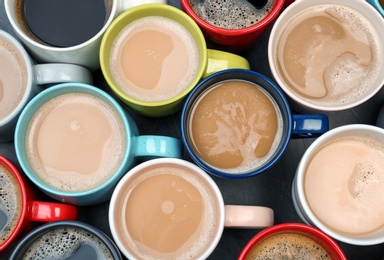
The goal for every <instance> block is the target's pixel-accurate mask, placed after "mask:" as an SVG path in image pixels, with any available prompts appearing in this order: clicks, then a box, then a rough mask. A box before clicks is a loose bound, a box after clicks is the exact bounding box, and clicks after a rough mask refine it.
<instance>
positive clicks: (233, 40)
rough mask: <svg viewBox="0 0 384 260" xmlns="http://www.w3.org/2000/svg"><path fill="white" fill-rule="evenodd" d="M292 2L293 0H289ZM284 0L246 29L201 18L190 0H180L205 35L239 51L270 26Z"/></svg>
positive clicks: (228, 48)
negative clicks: (220, 25) (219, 24)
mask: <svg viewBox="0 0 384 260" xmlns="http://www.w3.org/2000/svg"><path fill="white" fill-rule="evenodd" d="M288 1H289V2H292V0H288ZM284 2H285V1H284V0H276V1H275V4H274V6H273V7H272V10H271V11H270V12H269V14H268V15H267V16H266V17H265V18H264V19H263V20H261V21H259V22H258V23H256V24H254V25H253V26H249V27H246V28H244V29H223V28H219V27H216V26H214V25H211V24H210V23H208V22H206V21H204V20H203V19H202V18H200V17H199V16H198V15H197V14H196V13H195V12H194V11H193V9H192V7H191V5H190V3H189V0H180V4H181V7H182V9H183V10H184V11H185V12H186V13H187V14H188V15H189V16H190V17H192V19H193V20H195V22H196V23H197V24H198V25H199V27H200V28H201V30H202V31H203V33H204V35H205V36H206V37H207V38H208V39H210V40H211V41H212V42H215V43H217V44H219V45H221V46H222V47H223V48H224V49H225V50H227V51H231V52H239V51H242V50H245V49H248V48H250V47H252V44H253V43H254V41H255V40H256V39H257V38H258V37H259V36H260V35H261V34H262V33H263V32H264V31H265V30H266V29H267V28H268V27H269V25H270V24H271V23H272V22H273V21H274V19H275V18H276V17H277V16H278V15H279V13H280V11H281V10H282V7H283V5H284V4H285V3H284Z"/></svg>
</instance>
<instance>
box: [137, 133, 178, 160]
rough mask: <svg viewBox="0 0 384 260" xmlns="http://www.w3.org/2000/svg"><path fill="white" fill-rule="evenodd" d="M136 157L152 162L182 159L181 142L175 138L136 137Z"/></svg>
mask: <svg viewBox="0 0 384 260" xmlns="http://www.w3.org/2000/svg"><path fill="white" fill-rule="evenodd" d="M135 156H136V157H140V158H141V159H143V160H150V159H154V158H161V157H172V158H181V157H182V144H181V141H180V140H179V139H177V138H174V137H168V136H161V135H140V136H136V154H135Z"/></svg>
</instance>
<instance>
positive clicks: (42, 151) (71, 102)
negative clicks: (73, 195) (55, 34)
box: [25, 92, 127, 192]
mask: <svg viewBox="0 0 384 260" xmlns="http://www.w3.org/2000/svg"><path fill="white" fill-rule="evenodd" d="M25 145H26V151H27V156H28V161H29V163H30V165H31V167H32V168H33V170H34V172H35V173H36V174H37V176H38V177H39V178H40V179H41V180H43V181H44V182H46V183H47V184H48V185H49V186H51V187H53V188H55V189H59V190H63V191H73V192H78V191H86V190H90V189H93V188H95V187H98V186H99V185H101V184H102V183H104V182H105V181H106V180H108V179H109V178H110V177H111V176H112V175H113V174H114V173H115V172H116V169H117V168H118V167H119V166H120V164H121V162H122V160H123V157H124V154H125V151H126V149H127V147H126V146H127V145H126V130H125V129H124V125H123V123H122V118H121V117H120V116H119V115H118V114H117V112H116V111H115V110H114V108H113V107H112V106H111V105H110V104H108V103H107V102H106V101H104V100H103V99H101V98H98V97H96V96H93V95H91V94H86V93H76V92H74V93H66V94H61V95H58V96H56V97H54V98H52V99H50V100H48V101H47V102H46V103H44V104H43V105H42V106H41V107H40V108H39V109H38V110H37V111H36V112H35V114H34V115H33V117H32V119H31V121H30V123H29V125H28V128H27V132H26V141H25Z"/></svg>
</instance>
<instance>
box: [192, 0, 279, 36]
mask: <svg viewBox="0 0 384 260" xmlns="http://www.w3.org/2000/svg"><path fill="white" fill-rule="evenodd" d="M275 2H276V1H274V0H269V1H268V3H267V4H266V5H265V6H264V7H262V8H261V9H257V8H256V7H255V6H253V5H252V4H251V3H250V2H249V1H246V0H240V1H239V0H227V1H217V0H205V1H201V0H191V1H189V3H190V5H191V7H192V9H193V11H194V12H195V13H196V14H197V15H198V16H199V17H200V18H201V19H203V20H205V21H206V22H208V23H210V24H212V25H214V26H216V27H220V28H224V29H243V28H246V27H250V26H252V25H255V24H256V23H258V22H259V21H261V20H263V19H264V18H265V17H266V16H267V15H268V14H269V13H270V12H271V10H272V8H273V6H274V4H275Z"/></svg>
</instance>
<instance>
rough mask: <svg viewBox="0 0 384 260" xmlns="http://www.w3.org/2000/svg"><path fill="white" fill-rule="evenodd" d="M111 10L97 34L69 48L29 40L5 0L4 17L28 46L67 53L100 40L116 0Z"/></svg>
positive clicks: (113, 15) (9, 1) (112, 15)
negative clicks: (5, 16)
mask: <svg viewBox="0 0 384 260" xmlns="http://www.w3.org/2000/svg"><path fill="white" fill-rule="evenodd" d="M112 1H113V2H112V8H111V12H110V14H109V17H108V19H107V20H106V21H105V23H104V26H103V27H102V28H101V29H100V30H99V31H98V32H97V34H95V35H94V36H93V37H92V38H90V39H88V40H87V41H85V42H83V43H80V44H77V45H74V46H69V47H56V46H52V45H48V44H42V43H39V42H37V41H35V40H33V39H32V38H30V37H29V36H28V35H27V34H26V33H25V32H24V31H23V30H22V29H21V28H20V26H19V24H18V22H17V21H15V20H16V18H15V17H14V16H15V15H14V12H11V8H10V7H9V6H11V5H14V3H13V2H14V0H5V4H4V6H5V12H6V15H7V17H8V20H9V22H10V23H11V25H12V28H13V29H14V30H15V31H16V32H17V34H18V35H20V36H21V38H23V39H24V40H25V41H27V42H28V43H29V44H31V45H33V46H36V47H38V48H40V49H44V50H47V51H55V52H67V51H74V50H78V49H81V48H84V47H86V46H87V45H90V44H92V43H93V42H96V40H97V39H98V38H101V37H102V35H103V34H104V32H105V30H106V29H107V28H108V26H109V25H110V23H111V21H112V20H113V19H114V17H115V14H116V10H117V1H116V0H112Z"/></svg>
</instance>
